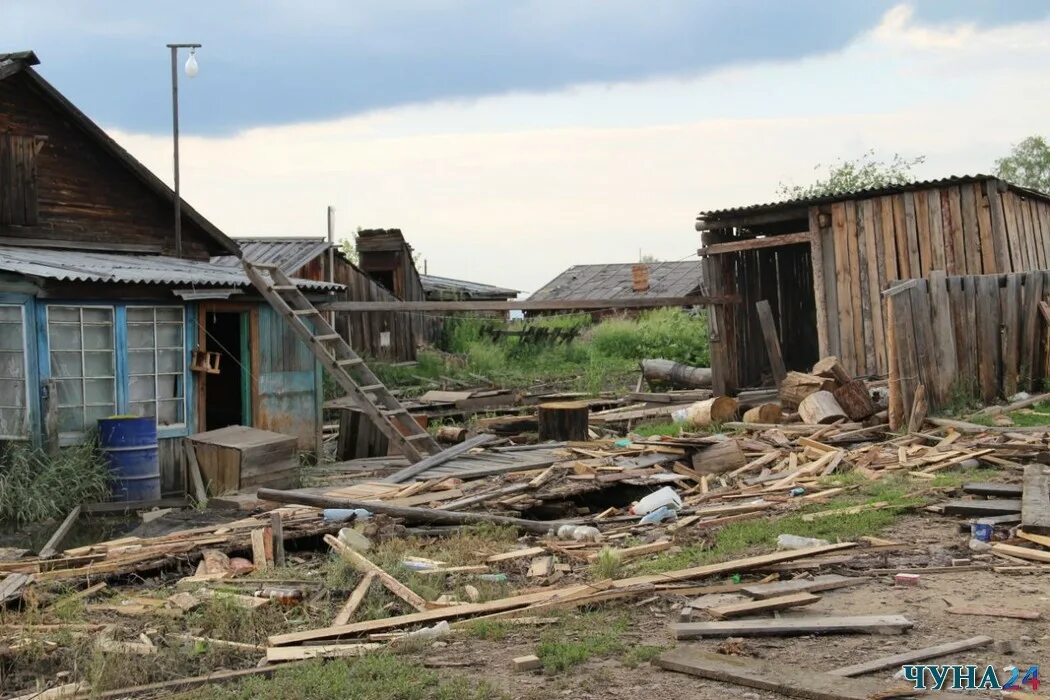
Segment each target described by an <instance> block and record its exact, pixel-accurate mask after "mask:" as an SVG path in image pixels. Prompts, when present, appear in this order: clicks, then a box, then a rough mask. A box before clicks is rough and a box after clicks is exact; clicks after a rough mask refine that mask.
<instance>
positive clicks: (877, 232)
mask: <svg viewBox="0 0 1050 700" xmlns="http://www.w3.org/2000/svg"><path fill="white" fill-rule="evenodd" d="M869 204H870V205H871V232H872V241H871V243H874V251H875V252H874V254H873V255H874V258H875V261H874V265H873V266H871V270H872V271H871V272H870V273H869V275H870V277H869V282H870V283H871V286H870V289H871V291H872V297H871V315H872V324H873V327H874V330H875V363H876V367H875V371H876V374H879V375H885V374H887V373H888V371H889V370H888V369H887V362H888V360H887V353H886V319H885V318H884V316H883V308H882V306H883V305H882V290H883V289H885V288H886V286H887V285H888V284H889V280H888V276H887V274H886V236H885V234H883V232H882V224H883V221H882V208H881V206H880V200H879V199H874V200H871V201H870V202H869ZM892 224H893V219H892V217H890V225H891V226H892ZM865 230H867V229H865ZM892 238H893V237H892V236H890V243H891V247H892ZM871 243H869V245H868V249H869V250H871V249H872V245H871ZM890 264H891V265H892V266H893V267H894V269H896V261H895V260H893V258H892V257H891V258H890ZM824 356H826V355H824Z"/></svg>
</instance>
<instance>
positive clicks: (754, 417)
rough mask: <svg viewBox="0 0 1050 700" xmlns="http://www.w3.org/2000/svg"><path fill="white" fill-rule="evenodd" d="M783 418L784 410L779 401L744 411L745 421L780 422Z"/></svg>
mask: <svg viewBox="0 0 1050 700" xmlns="http://www.w3.org/2000/svg"><path fill="white" fill-rule="evenodd" d="M782 419H783V412H782V411H781V410H780V404H778V403H764V404H761V405H759V406H755V407H754V408H749V409H748V410H746V411H744V419H743V420H744V422H745V423H766V424H769V423H779V422H780V421H781V420H782Z"/></svg>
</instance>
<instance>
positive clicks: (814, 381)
mask: <svg viewBox="0 0 1050 700" xmlns="http://www.w3.org/2000/svg"><path fill="white" fill-rule="evenodd" d="M834 388H835V380H834V379H828V378H827V377H820V376H817V375H815V374H806V373H805V372H788V373H787V376H786V377H784V381H783V382H781V384H780V392H779V395H780V403H782V404H783V405H784V408H797V407H798V405H799V404H800V403H802V399H804V398H806V397H807V396H809V395H810V394H812V393H813V392H814V391H831V390H832V389H834Z"/></svg>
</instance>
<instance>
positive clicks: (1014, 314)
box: [885, 240, 1050, 429]
mask: <svg viewBox="0 0 1050 700" xmlns="http://www.w3.org/2000/svg"><path fill="white" fill-rule="evenodd" d="M1033 243H1034V240H1033ZM1048 300H1050V272H1048V271H1030V272H1021V273H1009V274H1002V275H997V274H993V275H958V276H951V277H948V276H946V275H945V274H944V273H943V272H942V271H939V270H938V271H934V272H931V273H929V274H928V275H927V278H926V279H916V280H909V281H906V282H901V283H899V284H898V285H897V286H895V287H892V288H891V289H890V290H889V291H888V293H887V295H886V298H885V307H886V313H887V315H888V317H889V319H888V320H889V322H890V325H889V327H890V328H892V332H891V333H890V337H891V342H890V343H889V351H890V356H891V358H893V359H894V361H893V362H891V363H890V368H889V380H890V381H889V385H890V398H891V402H890V405H891V410H890V418H891V423H893V427H894V428H895V429H896V428H897V427H899V426H901V425H904V424H906V423H907V421H908V419H909V417H910V415H911V410H912V405H913V401H914V396H915V392H916V390H917V388H918V386H919V385H920V384H921V385H922V386H923V387H924V388H925V392H926V400H927V403H928V405H929V409H930V411H931V412H932V411H936V410H937V409H939V408H942V407H944V406H945V405H947V404H948V403H950V402H951V400H952V398H953V396H955V395H957V394H963V395H976V396H980V397H981V399H982V400H983V401H985V402H988V403H991V402H993V401H995V400H997V399H1000V398H1006V397H1009V396H1012V395H1013V394H1015V393H1016V392H1017V391H1018V390H1022V389H1023V390H1027V391H1035V390H1037V389H1039V388H1040V387H1039V384H1040V380H1041V378H1043V377H1045V376H1046V371H1047V366H1048V365H1047V338H1046V332H1045V330H1044V327H1043V323H1044V321H1043V319H1042V315H1041V313H1040V309H1039V306H1040V302H1044V301H1048Z"/></svg>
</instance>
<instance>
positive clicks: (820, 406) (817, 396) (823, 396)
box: [798, 391, 846, 425]
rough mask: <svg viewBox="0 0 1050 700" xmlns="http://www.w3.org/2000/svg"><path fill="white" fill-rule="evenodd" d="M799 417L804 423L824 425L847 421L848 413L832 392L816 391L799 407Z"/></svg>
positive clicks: (803, 400)
mask: <svg viewBox="0 0 1050 700" xmlns="http://www.w3.org/2000/svg"><path fill="white" fill-rule="evenodd" d="M798 415H799V418H801V419H802V420H803V422H806V423H818V424H822V425H826V424H827V423H834V422H835V421H837V420H845V419H846V412H845V411H843V410H842V406H840V405H839V402H838V401H836V400H835V395H834V394H832V393H831V392H830V391H815V392H813V393H812V394H810V395H809V396H807V397H806V398H804V399H802V402H801V403H800V404H799V405H798Z"/></svg>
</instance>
